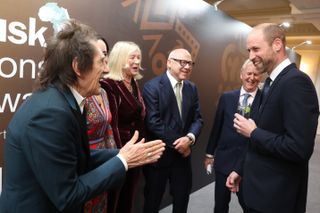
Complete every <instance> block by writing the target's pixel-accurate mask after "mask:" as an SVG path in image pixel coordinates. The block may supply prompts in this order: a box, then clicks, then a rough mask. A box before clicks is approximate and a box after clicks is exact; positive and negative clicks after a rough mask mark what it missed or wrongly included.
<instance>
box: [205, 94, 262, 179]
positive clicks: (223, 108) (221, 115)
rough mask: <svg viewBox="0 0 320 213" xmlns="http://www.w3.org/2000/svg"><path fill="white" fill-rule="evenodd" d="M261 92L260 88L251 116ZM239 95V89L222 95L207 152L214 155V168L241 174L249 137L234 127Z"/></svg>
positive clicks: (255, 109)
mask: <svg viewBox="0 0 320 213" xmlns="http://www.w3.org/2000/svg"><path fill="white" fill-rule="evenodd" d="M260 94H261V92H260V90H258V91H257V93H256V96H255V98H254V101H253V103H252V106H251V110H250V117H254V115H255V114H256V113H257V110H258V108H259V101H260ZM239 97H240V90H239V89H238V90H233V91H228V92H225V93H223V94H222V95H221V97H220V99H219V104H218V107H217V110H216V114H215V119H214V122H213V125H212V130H211V133H210V137H209V141H208V145H207V151H206V153H207V154H211V155H214V159H215V160H214V169H215V170H216V171H218V172H220V173H223V174H225V175H229V174H230V172H232V171H236V172H237V173H238V174H241V172H242V171H241V170H242V164H241V159H242V158H243V154H244V152H245V150H246V146H247V144H248V138H245V137H244V136H242V135H240V134H239V133H237V131H236V130H235V128H234V127H233V119H234V114H235V113H236V112H237V107H238V103H239Z"/></svg>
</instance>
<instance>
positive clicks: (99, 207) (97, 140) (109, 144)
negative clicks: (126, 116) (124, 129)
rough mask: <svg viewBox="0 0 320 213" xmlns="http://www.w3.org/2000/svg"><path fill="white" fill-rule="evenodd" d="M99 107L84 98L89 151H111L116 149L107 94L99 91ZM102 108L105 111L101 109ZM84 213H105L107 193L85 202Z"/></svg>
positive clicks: (92, 100) (92, 97) (97, 103)
mask: <svg viewBox="0 0 320 213" xmlns="http://www.w3.org/2000/svg"><path fill="white" fill-rule="evenodd" d="M101 97H102V102H103V104H101V106H100V105H99V102H98V100H97V98H96V97H95V96H91V97H88V98H86V100H85V107H86V110H87V127H88V138H89V146H90V149H111V148H116V144H115V142H114V138H113V133H112V128H111V125H110V123H111V119H112V116H111V112H110V109H109V102H108V97H107V93H106V92H105V91H104V90H103V89H101ZM102 107H104V109H105V110H103V109H102ZM84 212H85V213H106V212H107V192H104V193H102V194H100V195H98V196H97V197H95V198H93V199H91V200H89V201H87V202H86V204H85V206H84Z"/></svg>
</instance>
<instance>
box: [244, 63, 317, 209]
mask: <svg viewBox="0 0 320 213" xmlns="http://www.w3.org/2000/svg"><path fill="white" fill-rule="evenodd" d="M318 116H319V106H318V99H317V94H316V91H315V88H314V86H313V83H312V81H311V80H310V78H309V77H308V76H307V75H306V74H305V73H303V72H301V71H299V70H298V69H297V67H296V65H295V64H290V65H289V66H287V67H286V68H285V69H284V70H283V71H282V72H281V73H280V74H279V75H278V76H277V78H276V79H275V80H274V82H273V83H272V85H271V87H270V90H269V92H268V94H267V96H266V98H264V100H263V102H262V103H261V106H260V111H259V115H258V118H257V122H256V123H257V126H258V128H256V129H255V130H254V131H253V132H252V133H251V142H250V146H249V148H248V152H247V156H246V159H245V163H244V175H243V192H244V193H243V195H244V200H245V203H246V204H247V205H248V206H249V207H251V208H253V209H256V210H258V211H259V212H260V211H261V212H273V213H302V212H305V208H306V205H305V204H306V197H307V183H308V162H309V159H310V157H311V155H312V152H313V147H314V139H315V134H316V129H317V124H318Z"/></svg>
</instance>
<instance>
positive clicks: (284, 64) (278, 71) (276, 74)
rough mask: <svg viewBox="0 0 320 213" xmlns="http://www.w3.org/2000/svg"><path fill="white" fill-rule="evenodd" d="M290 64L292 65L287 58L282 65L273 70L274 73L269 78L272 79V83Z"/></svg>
mask: <svg viewBox="0 0 320 213" xmlns="http://www.w3.org/2000/svg"><path fill="white" fill-rule="evenodd" d="M289 64H291V62H290V60H289V59H288V58H287V59H285V60H284V61H282V62H281V63H280V64H278V66H277V67H276V68H275V69H274V70H272V72H271V74H270V76H269V77H270V78H271V80H272V82H273V81H274V80H275V79H276V77H277V76H278V75H279V74H280V73H281V71H282V70H284V68H286V67H287V66H288V65H289Z"/></svg>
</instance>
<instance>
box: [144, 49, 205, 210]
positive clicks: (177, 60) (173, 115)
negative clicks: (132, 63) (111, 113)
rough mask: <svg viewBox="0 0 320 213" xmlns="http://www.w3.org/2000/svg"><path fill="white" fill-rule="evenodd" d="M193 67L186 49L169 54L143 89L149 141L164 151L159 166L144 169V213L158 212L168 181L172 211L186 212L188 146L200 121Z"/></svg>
mask: <svg viewBox="0 0 320 213" xmlns="http://www.w3.org/2000/svg"><path fill="white" fill-rule="evenodd" d="M193 66H194V62H193V61H192V58H191V54H190V53H189V52H188V51H187V50H186V49H175V50H173V51H171V53H170V54H169V57H168V60H167V71H166V72H165V73H164V74H163V75H161V76H158V77H156V78H154V79H152V80H150V81H149V82H147V83H146V84H145V86H144V88H143V98H144V101H145V104H146V108H147V115H146V129H147V135H148V138H150V139H151V138H158V139H162V140H163V141H164V142H165V144H166V147H167V148H166V151H165V153H164V154H163V156H162V157H161V158H160V160H159V162H158V163H155V164H151V165H150V166H147V167H145V168H144V175H145V180H146V185H145V190H144V195H145V203H144V210H143V211H144V213H155V212H158V210H159V206H160V203H161V200H162V196H163V193H164V191H165V187H166V183H167V181H168V180H169V184H170V193H171V195H172V197H173V212H176V213H184V212H187V208H188V202H189V194H190V191H191V184H192V172H191V159H190V154H191V146H193V145H194V144H195V141H196V139H197V138H198V136H199V134H200V130H201V128H202V125H203V121H202V118H201V115H200V106H199V100H198V93H197V88H196V86H195V85H194V84H193V83H192V82H190V81H189V80H187V79H188V78H189V77H190V74H191V72H192V69H193Z"/></svg>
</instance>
